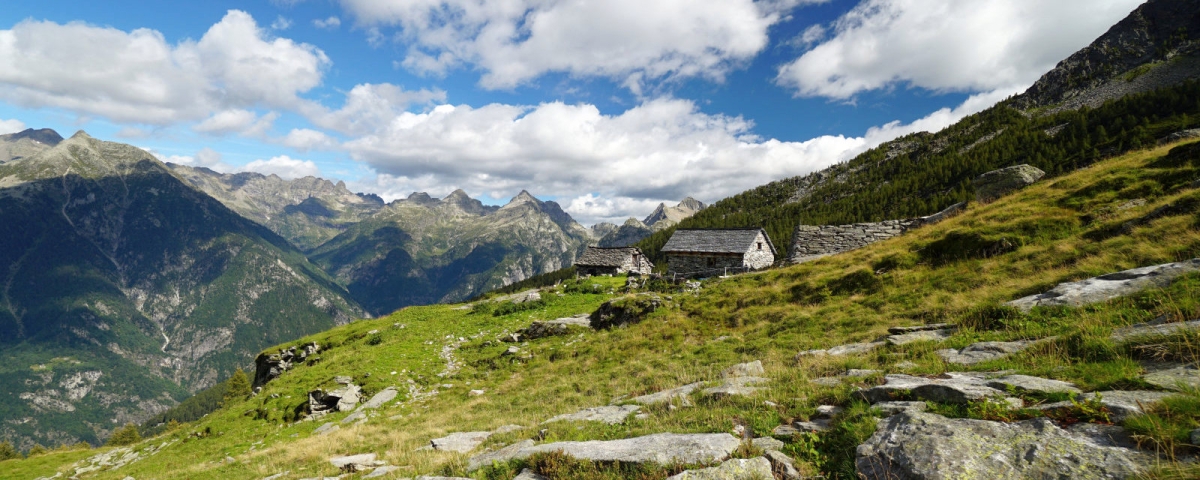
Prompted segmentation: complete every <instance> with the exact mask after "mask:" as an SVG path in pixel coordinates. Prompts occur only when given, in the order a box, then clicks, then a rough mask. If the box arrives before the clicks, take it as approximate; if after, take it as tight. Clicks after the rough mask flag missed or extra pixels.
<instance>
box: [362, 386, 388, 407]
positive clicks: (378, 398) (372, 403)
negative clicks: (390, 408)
mask: <svg viewBox="0 0 1200 480" xmlns="http://www.w3.org/2000/svg"><path fill="white" fill-rule="evenodd" d="M397 394H398V392H397V391H396V388H395V387H388V388H385V389H383V391H381V392H379V393H376V394H375V396H373V397H371V399H370V400H367V403H364V404H362V405H359V406H358V409H359V410H374V409H376V408H379V407H382V406H383V404H385V403H387V402H390V401H392V400H395V399H396V395H397Z"/></svg>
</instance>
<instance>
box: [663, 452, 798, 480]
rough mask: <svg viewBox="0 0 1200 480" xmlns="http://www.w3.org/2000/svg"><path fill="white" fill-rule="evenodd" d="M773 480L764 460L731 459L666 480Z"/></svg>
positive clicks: (767, 464) (766, 461) (769, 463)
mask: <svg viewBox="0 0 1200 480" xmlns="http://www.w3.org/2000/svg"><path fill="white" fill-rule="evenodd" d="M771 478H775V477H774V474H772V473H771V462H770V461H768V460H767V459H765V458H762V457H758V458H751V459H741V458H737V459H733V460H729V461H726V462H725V463H722V464H720V465H718V466H716V467H711V468H702V469H699V470H688V471H686V472H683V473H680V474H679V475H675V476H673V477H669V478H668V479H667V480H763V479H771Z"/></svg>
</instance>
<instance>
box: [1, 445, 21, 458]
mask: <svg viewBox="0 0 1200 480" xmlns="http://www.w3.org/2000/svg"><path fill="white" fill-rule="evenodd" d="M13 458H21V452H18V451H17V449H16V448H14V447H13V444H12V442H9V441H8V440H5V441H4V442H0V461H3V460H9V459H13Z"/></svg>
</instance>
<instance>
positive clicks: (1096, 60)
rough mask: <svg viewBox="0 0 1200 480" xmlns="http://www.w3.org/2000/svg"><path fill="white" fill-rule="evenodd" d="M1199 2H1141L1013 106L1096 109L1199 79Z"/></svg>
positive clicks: (1184, 0)
mask: <svg viewBox="0 0 1200 480" xmlns="http://www.w3.org/2000/svg"><path fill="white" fill-rule="evenodd" d="M1198 54H1200V0H1152V1H1149V2H1146V3H1144V4H1142V6H1140V7H1138V8H1137V9H1136V10H1134V11H1133V13H1131V14H1130V15H1129V16H1128V17H1126V18H1125V19H1124V20H1121V21H1120V22H1119V23H1117V24H1116V25H1114V26H1113V27H1112V28H1110V29H1109V30H1108V32H1106V33H1105V34H1104V35H1102V36H1101V37H1100V38H1098V39H1097V40H1096V41H1095V42H1092V44H1091V45H1088V46H1087V47H1084V48H1083V49H1082V50H1080V51H1078V52H1076V53H1075V54H1074V55H1071V56H1070V57H1068V58H1067V59H1066V60H1063V61H1062V62H1061V63H1059V64H1058V66H1057V67H1055V68H1054V70H1051V71H1050V72H1049V73H1047V74H1046V75H1044V76H1042V78H1041V79H1039V80H1038V81H1037V83H1035V84H1034V85H1033V86H1032V87H1031V88H1029V90H1028V91H1026V92H1025V93H1023V94H1021V95H1020V96H1018V97H1016V98H1015V99H1014V100H1013V103H1012V105H1013V106H1014V107H1016V108H1019V109H1022V110H1029V109H1033V108H1047V107H1048V108H1049V110H1050V111H1062V110H1074V109H1078V108H1080V107H1084V106H1087V107H1091V108H1095V107H1098V106H1100V105H1102V104H1103V103H1104V102H1106V101H1108V100H1113V99H1117V98H1121V97H1124V96H1126V95H1130V94H1135V93H1143V92H1148V91H1151V90H1154V89H1157V88H1162V87H1169V86H1172V85H1178V84H1179V83H1181V82H1183V81H1186V80H1191V79H1196V78H1200V55H1198Z"/></svg>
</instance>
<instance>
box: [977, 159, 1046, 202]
mask: <svg viewBox="0 0 1200 480" xmlns="http://www.w3.org/2000/svg"><path fill="white" fill-rule="evenodd" d="M1045 175H1046V172H1043V171H1042V170H1041V169H1039V168H1037V167H1033V166H1030V165H1014V166H1011V167H1008V168H1001V169H999V170H992V171H990V172H987V173H985V174H983V175H980V176H979V178H976V179H975V181H974V184H975V200H976V201H978V202H991V201H993V200H995V199H997V198H1000V197H1003V196H1005V195H1008V194H1009V193H1012V192H1015V191H1017V190H1020V189H1022V188H1025V187H1028V186H1030V185H1033V184H1034V182H1037V181H1038V180H1040V179H1041V178H1042V177H1044V176H1045Z"/></svg>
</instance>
